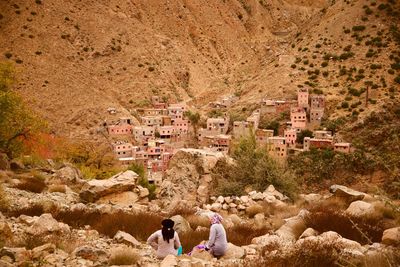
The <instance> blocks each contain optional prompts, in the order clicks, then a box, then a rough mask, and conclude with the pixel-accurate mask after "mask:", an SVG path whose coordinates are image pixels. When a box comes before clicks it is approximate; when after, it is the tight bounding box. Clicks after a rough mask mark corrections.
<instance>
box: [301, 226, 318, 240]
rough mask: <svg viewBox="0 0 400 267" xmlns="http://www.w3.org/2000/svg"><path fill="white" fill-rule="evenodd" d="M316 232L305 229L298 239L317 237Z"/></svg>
mask: <svg viewBox="0 0 400 267" xmlns="http://www.w3.org/2000/svg"><path fill="white" fill-rule="evenodd" d="M317 235H318V232H317V231H316V230H314V229H313V228H307V229H306V230H304V232H303V233H302V234H301V235H300V237H299V239H302V238H306V237H310V236H317Z"/></svg>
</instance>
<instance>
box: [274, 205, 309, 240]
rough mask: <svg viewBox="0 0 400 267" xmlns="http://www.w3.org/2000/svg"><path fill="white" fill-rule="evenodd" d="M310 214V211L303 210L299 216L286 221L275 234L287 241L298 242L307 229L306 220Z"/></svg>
mask: <svg viewBox="0 0 400 267" xmlns="http://www.w3.org/2000/svg"><path fill="white" fill-rule="evenodd" d="M308 214H309V212H308V211H306V210H301V211H300V212H299V214H298V215H297V216H294V217H291V218H289V219H286V222H285V224H283V225H282V226H281V227H280V228H279V229H278V230H277V231H276V232H275V233H276V235H278V236H280V237H281V238H283V239H285V240H287V241H292V242H294V241H296V240H297V239H298V238H299V237H300V235H301V234H302V233H303V232H304V231H305V230H306V229H307V225H306V222H305V218H306V216H308Z"/></svg>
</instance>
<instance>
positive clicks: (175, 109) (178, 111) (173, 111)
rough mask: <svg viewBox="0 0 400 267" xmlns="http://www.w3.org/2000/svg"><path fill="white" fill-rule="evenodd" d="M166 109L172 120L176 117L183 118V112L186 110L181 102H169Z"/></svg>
mask: <svg viewBox="0 0 400 267" xmlns="http://www.w3.org/2000/svg"><path fill="white" fill-rule="evenodd" d="M167 109H168V116H170V117H171V120H172V122H173V121H174V120H176V119H183V114H184V112H185V111H186V107H185V106H184V105H181V104H171V105H169V106H168V108H167Z"/></svg>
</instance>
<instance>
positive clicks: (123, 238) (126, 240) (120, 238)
mask: <svg viewBox="0 0 400 267" xmlns="http://www.w3.org/2000/svg"><path fill="white" fill-rule="evenodd" d="M114 240H115V241H117V242H118V243H123V244H126V245H128V246H133V247H136V246H140V242H139V241H137V240H136V238H134V237H133V236H132V235H130V234H128V233H126V232H123V231H118V232H117V233H116V234H115V236H114Z"/></svg>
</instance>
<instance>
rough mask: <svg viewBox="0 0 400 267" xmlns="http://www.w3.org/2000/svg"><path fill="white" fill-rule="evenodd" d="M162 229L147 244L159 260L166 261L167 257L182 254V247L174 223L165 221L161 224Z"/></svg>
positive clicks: (168, 220) (169, 220)
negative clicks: (154, 251)
mask: <svg viewBox="0 0 400 267" xmlns="http://www.w3.org/2000/svg"><path fill="white" fill-rule="evenodd" d="M161 225H162V229H161V230H158V231H156V232H154V233H153V234H152V235H151V236H150V237H149V238H148V239H147V244H149V245H150V246H151V247H152V248H154V249H155V250H156V251H157V252H156V255H157V258H159V259H164V258H165V257H166V256H167V255H169V254H172V255H180V254H182V246H181V242H180V241H179V236H178V233H177V232H175V230H174V228H173V227H174V221H173V220H171V219H165V220H163V221H162V222H161Z"/></svg>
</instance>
